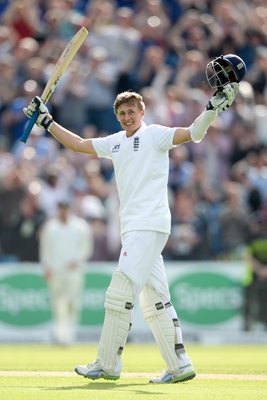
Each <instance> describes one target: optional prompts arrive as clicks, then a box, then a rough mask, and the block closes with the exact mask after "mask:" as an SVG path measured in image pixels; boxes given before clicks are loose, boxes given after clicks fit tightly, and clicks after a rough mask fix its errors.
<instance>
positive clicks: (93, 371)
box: [74, 361, 120, 381]
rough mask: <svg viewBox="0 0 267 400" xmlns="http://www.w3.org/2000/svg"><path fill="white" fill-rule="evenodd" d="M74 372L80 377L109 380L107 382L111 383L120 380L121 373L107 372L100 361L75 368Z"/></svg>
mask: <svg viewBox="0 0 267 400" xmlns="http://www.w3.org/2000/svg"><path fill="white" fill-rule="evenodd" d="M74 371H75V372H76V373H77V374H78V375H82V376H84V377H85V378H89V379H93V380H95V379H100V378H103V379H107V380H111V381H115V380H116V379H119V378H120V372H115V371H114V372H112V373H110V372H106V371H104V370H103V369H102V368H101V367H100V365H99V363H98V361H95V362H93V363H91V364H87V365H77V367H75V368H74Z"/></svg>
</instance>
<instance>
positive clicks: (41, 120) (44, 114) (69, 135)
mask: <svg viewBox="0 0 267 400" xmlns="http://www.w3.org/2000/svg"><path fill="white" fill-rule="evenodd" d="M36 110H38V111H39V115H38V118H37V121H36V124H37V125H38V126H42V127H43V128H45V129H46V130H47V131H48V132H50V133H51V135H53V136H54V138H55V139H56V140H57V141H58V142H60V143H62V144H63V146H65V147H67V148H68V149H70V150H73V151H75V152H76V153H86V154H92V155H96V154H97V153H96V151H95V149H94V147H93V144H92V139H83V138H81V137H80V136H79V135H76V134H75V133H73V132H71V131H69V130H68V129H66V128H64V127H63V126H61V125H59V124H58V123H56V122H55V121H54V120H53V117H52V115H50V114H49V111H48V108H47V107H46V105H45V104H44V103H43V101H42V100H41V99H40V98H39V97H35V98H34V99H33V100H32V101H31V103H30V104H29V106H28V107H25V108H24V109H23V111H24V113H25V114H26V115H27V117H29V118H31V116H32V115H33V113H34V112H35V111H36Z"/></svg>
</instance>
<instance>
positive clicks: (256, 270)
mask: <svg viewBox="0 0 267 400" xmlns="http://www.w3.org/2000/svg"><path fill="white" fill-rule="evenodd" d="M250 228H251V238H250V241H249V243H248V247H247V254H246V261H247V276H246V279H245V282H244V283H245V303H244V329H245V330H250V329H251V328H252V323H253V322H261V323H263V324H264V326H265V329H267V313H266V302H267V220H266V219H265V218H264V215H262V213H255V214H254V215H253V216H252V221H251V224H250Z"/></svg>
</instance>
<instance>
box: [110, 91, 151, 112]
mask: <svg viewBox="0 0 267 400" xmlns="http://www.w3.org/2000/svg"><path fill="white" fill-rule="evenodd" d="M124 103H129V104H137V107H138V108H139V109H140V110H145V103H144V101H143V97H142V96H141V95H140V94H139V93H136V92H131V91H130V90H128V91H126V92H122V93H119V94H118V95H117V97H116V100H115V102H114V104H113V109H114V113H115V114H116V115H117V111H118V108H119V107H120V106H121V105H122V104H124Z"/></svg>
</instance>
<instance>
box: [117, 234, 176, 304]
mask: <svg viewBox="0 0 267 400" xmlns="http://www.w3.org/2000/svg"><path fill="white" fill-rule="evenodd" d="M168 237H169V235H168V234H167V233H162V232H155V231H131V232H126V233H124V234H123V235H122V237H121V242H122V249H121V253H120V257H119V263H118V269H117V270H118V271H121V272H123V273H124V274H125V275H127V276H128V277H129V278H130V279H131V280H132V282H133V283H134V292H135V296H137V295H139V293H140V292H141V290H142V288H143V287H144V285H145V284H149V285H150V286H152V287H153V288H154V289H155V291H156V292H157V293H158V294H160V295H161V296H162V298H163V300H164V302H165V303H166V302H168V301H170V292H169V285H168V281H167V277H166V272H165V267H164V262H163V257H162V255H161V253H162V250H163V249H164V247H165V245H166V242H167V240H168Z"/></svg>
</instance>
